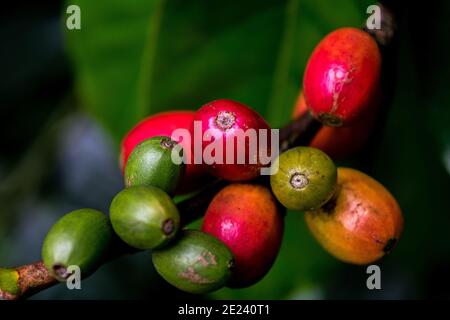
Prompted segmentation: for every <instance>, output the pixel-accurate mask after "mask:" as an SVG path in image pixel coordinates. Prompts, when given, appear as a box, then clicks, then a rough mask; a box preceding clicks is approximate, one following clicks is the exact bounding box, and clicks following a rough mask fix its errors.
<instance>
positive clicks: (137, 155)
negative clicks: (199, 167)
mask: <svg viewBox="0 0 450 320" xmlns="http://www.w3.org/2000/svg"><path fill="white" fill-rule="evenodd" d="M175 147H177V148H180V147H179V145H178V144H177V143H176V142H175V141H173V140H171V139H170V138H169V137H153V138H150V139H147V140H144V141H143V142H141V143H140V144H139V145H137V146H136V147H135V148H134V150H133V152H132V153H131V155H130V157H129V158H128V161H127V164H126V166H125V173H124V178H125V185H126V186H127V187H132V186H154V187H158V188H160V189H162V190H164V191H165V192H167V193H169V194H173V193H174V192H175V190H176V188H177V186H178V183H179V182H180V180H181V178H182V175H183V174H184V168H185V165H184V164H183V163H181V164H176V163H174V161H172V150H173V149H174V148H175ZM175 150H178V149H175ZM180 151H181V152H180V153H181V155H182V149H181V150H180Z"/></svg>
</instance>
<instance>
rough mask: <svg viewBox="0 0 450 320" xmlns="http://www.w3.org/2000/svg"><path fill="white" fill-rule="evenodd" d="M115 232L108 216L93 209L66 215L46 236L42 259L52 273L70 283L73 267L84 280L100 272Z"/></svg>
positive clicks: (60, 279)
mask: <svg viewBox="0 0 450 320" xmlns="http://www.w3.org/2000/svg"><path fill="white" fill-rule="evenodd" d="M113 236H114V231H113V229H112V228H111V224H110V222H109V219H108V217H107V216H106V215H105V214H103V213H102V212H100V211H97V210H93V209H80V210H76V211H72V212H71V213H68V214H66V215H64V216H63V217H62V218H61V219H59V220H58V222H56V223H55V224H54V225H53V226H52V228H51V229H50V231H49V232H48V233H47V236H46V237H45V240H44V243H43V245H42V260H43V261H44V264H45V266H46V268H47V270H48V271H49V272H50V274H51V275H52V276H53V277H55V278H56V279H58V280H59V281H64V280H66V279H67V278H68V277H69V276H70V273H69V272H68V270H67V268H68V267H69V266H78V267H79V268H80V270H81V274H82V276H83V277H85V276H88V275H89V274H90V273H92V272H93V271H95V269H97V268H98V267H99V266H100V264H101V262H102V259H103V258H104V256H105V254H106V253H107V252H108V249H109V248H110V245H111V242H112V240H113Z"/></svg>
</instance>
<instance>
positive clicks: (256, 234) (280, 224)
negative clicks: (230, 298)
mask: <svg viewBox="0 0 450 320" xmlns="http://www.w3.org/2000/svg"><path fill="white" fill-rule="evenodd" d="M283 229H284V218H283V214H282V213H281V212H280V211H279V208H278V207H277V205H276V200H275V198H274V197H273V196H272V194H271V193H270V190H269V189H267V188H266V187H263V186H259V185H251V184H232V185H229V186H227V187H225V188H224V189H222V190H221V191H220V192H219V193H218V194H217V195H216V196H215V197H214V199H213V200H212V202H211V203H210V205H209V207H208V210H207V211H206V214H205V217H204V220H203V225H202V230H203V231H205V232H207V233H209V234H211V235H213V236H215V237H216V238H218V239H219V240H221V241H222V242H224V243H225V244H226V245H227V246H228V247H229V248H230V250H231V252H232V253H233V255H234V257H235V263H236V269H235V272H234V273H233V275H232V278H231V281H230V283H229V285H228V286H229V287H246V286H250V285H252V284H254V283H256V282H258V281H259V280H260V279H262V278H263V277H264V276H265V275H266V274H267V272H268V271H269V270H270V268H271V266H272V264H273V262H274V261H275V258H276V257H277V255H278V251H279V250H280V245H281V240H282V238H283Z"/></svg>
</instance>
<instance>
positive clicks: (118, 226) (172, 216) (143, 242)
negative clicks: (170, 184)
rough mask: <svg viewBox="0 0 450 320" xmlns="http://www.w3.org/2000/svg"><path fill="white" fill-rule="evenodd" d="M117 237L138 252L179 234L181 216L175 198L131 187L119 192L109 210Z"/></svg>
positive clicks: (160, 192) (160, 191) (161, 244)
mask: <svg viewBox="0 0 450 320" xmlns="http://www.w3.org/2000/svg"><path fill="white" fill-rule="evenodd" d="M110 217H111V223H112V226H113V228H114V231H115V232H116V233H117V235H118V236H119V237H120V238H121V239H122V240H123V241H124V242H126V243H127V244H128V245H130V246H132V247H134V248H137V249H143V250H145V249H153V248H158V247H161V246H163V245H165V244H166V243H168V242H169V241H170V240H171V239H172V238H173V237H174V236H175V234H176V232H177V231H178V228H179V226H180V215H179V213H178V209H177V207H176V206H175V204H174V203H173V201H172V199H171V198H170V197H169V196H168V195H167V193H165V192H164V191H162V190H161V189H159V188H156V187H152V186H146V187H144V186H140V187H131V188H127V189H124V190H122V191H121V192H119V193H118V194H117V195H116V196H115V197H114V199H113V201H112V203H111V208H110Z"/></svg>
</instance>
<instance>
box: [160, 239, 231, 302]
mask: <svg viewBox="0 0 450 320" xmlns="http://www.w3.org/2000/svg"><path fill="white" fill-rule="evenodd" d="M152 258H153V264H154V266H155V269H156V271H158V273H159V274H160V275H161V276H162V277H163V278H164V279H165V280H166V281H167V282H169V283H170V284H171V285H173V286H175V287H177V288H178V289H180V290H183V291H186V292H189V293H208V292H211V291H214V290H217V289H220V288H222V287H223V286H224V285H225V284H226V283H227V281H228V279H229V278H230V275H231V273H232V270H233V267H234V260H233V255H232V254H231V252H230V250H229V249H228V248H227V247H226V246H225V244H223V243H222V242H220V241H219V240H217V239H216V238H214V237H212V236H210V235H208V234H206V233H203V232H201V231H197V230H183V231H182V232H181V235H180V236H179V238H177V239H176V241H174V242H173V243H171V244H170V245H169V246H167V247H165V248H163V249H161V250H155V251H153V252H152Z"/></svg>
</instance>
